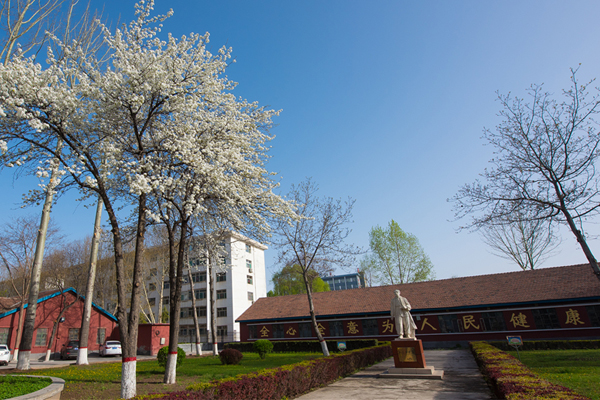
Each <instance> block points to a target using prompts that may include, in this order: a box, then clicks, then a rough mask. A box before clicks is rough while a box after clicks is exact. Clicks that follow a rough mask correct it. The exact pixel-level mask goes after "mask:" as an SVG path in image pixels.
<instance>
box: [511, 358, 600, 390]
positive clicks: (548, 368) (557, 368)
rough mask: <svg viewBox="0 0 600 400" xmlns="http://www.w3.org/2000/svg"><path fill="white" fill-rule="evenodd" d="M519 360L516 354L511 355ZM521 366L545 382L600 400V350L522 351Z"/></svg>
mask: <svg viewBox="0 0 600 400" xmlns="http://www.w3.org/2000/svg"><path fill="white" fill-rule="evenodd" d="M508 353H510V354H512V355H513V356H515V357H517V352H516V351H510V352H508ZM519 354H520V355H521V362H522V363H523V364H525V365H527V367H529V369H531V370H532V371H533V372H535V373H536V374H538V375H540V376H541V377H542V378H544V379H547V380H549V381H550V382H553V383H556V384H558V385H562V386H566V387H568V388H570V389H573V390H574V391H576V392H577V393H579V394H582V395H584V396H587V397H589V398H591V399H593V400H600V384H598V382H600V361H599V360H600V350H599V349H594V350H530V351H520V352H519Z"/></svg>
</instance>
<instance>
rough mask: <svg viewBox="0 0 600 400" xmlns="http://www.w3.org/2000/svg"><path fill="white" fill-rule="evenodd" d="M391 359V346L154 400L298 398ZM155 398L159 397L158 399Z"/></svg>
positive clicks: (215, 383)
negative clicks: (357, 371)
mask: <svg viewBox="0 0 600 400" xmlns="http://www.w3.org/2000/svg"><path fill="white" fill-rule="evenodd" d="M391 356H392V348H391V347H390V346H389V345H381V346H377V347H372V348H369V349H362V350H355V351H349V352H346V353H341V354H335V355H333V356H330V357H323V358H319V359H316V360H311V361H303V362H300V363H296V364H291V365H286V366H283V367H279V368H272V369H265V370H262V371H259V372H255V373H251V374H246V375H238V376H236V377H233V378H226V379H221V380H218V381H213V382H210V383H198V384H194V385H191V386H189V387H188V388H187V390H186V391H180V392H172V393H167V394H165V395H164V396H157V395H151V396H149V397H150V398H153V399H169V400H175V399H196V400H212V399H220V400H237V399H265V400H280V399H282V398H285V397H295V396H298V395H300V394H302V393H306V392H308V391H309V390H311V389H314V388H317V387H320V386H323V385H327V384H329V383H331V382H333V381H335V380H337V379H339V378H342V377H345V376H348V375H350V374H351V373H353V372H355V371H356V370H359V369H363V368H366V367H368V366H370V365H373V364H375V363H377V362H380V361H383V360H385V359H386V358H389V357H391ZM155 396H156V397H155Z"/></svg>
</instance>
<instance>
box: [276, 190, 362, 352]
mask: <svg viewBox="0 0 600 400" xmlns="http://www.w3.org/2000/svg"><path fill="white" fill-rule="evenodd" d="M317 190H318V187H317V186H316V185H315V184H314V183H313V182H312V181H311V180H310V179H307V180H306V181H304V182H302V183H300V184H299V185H298V186H292V189H291V191H290V193H289V194H288V199H290V200H292V201H293V202H295V203H296V205H297V207H298V208H297V210H296V213H297V214H298V216H299V217H300V218H299V219H297V220H295V221H291V222H290V221H289V220H287V221H286V220H280V221H279V223H278V225H277V230H276V233H277V238H276V239H275V240H274V244H275V245H276V246H277V247H278V248H279V261H280V263H281V264H283V265H293V264H296V265H298V266H300V268H301V269H302V277H303V279H304V285H305V286H306V294H307V297H308V304H309V308H310V317H311V320H312V323H313V328H314V330H315V332H316V334H317V338H318V339H319V342H320V343H321V349H322V350H323V355H325V356H328V355H329V351H328V350H327V343H325V340H324V339H323V335H322V334H321V331H320V330H319V327H318V325H317V320H316V316H315V307H314V304H313V298H312V288H311V285H310V282H309V278H310V274H311V272H312V271H316V272H317V273H318V274H319V275H325V274H326V273H328V272H329V271H331V270H332V269H333V268H334V266H335V265H340V266H349V265H350V264H352V263H353V262H354V257H355V256H356V255H357V254H359V253H360V249H358V248H356V247H353V246H350V245H346V244H345V243H344V242H345V240H346V238H347V237H348V235H349V233H350V229H349V228H347V227H346V226H347V225H348V224H349V223H351V222H352V206H353V205H354V201H353V200H348V201H346V202H343V201H341V200H334V199H332V198H330V197H325V198H322V199H320V198H318V197H317V194H316V192H317Z"/></svg>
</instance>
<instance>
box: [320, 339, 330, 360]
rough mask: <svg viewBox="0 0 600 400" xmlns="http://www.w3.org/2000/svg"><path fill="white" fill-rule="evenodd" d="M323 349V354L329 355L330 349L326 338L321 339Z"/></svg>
mask: <svg viewBox="0 0 600 400" xmlns="http://www.w3.org/2000/svg"><path fill="white" fill-rule="evenodd" d="M321 351H323V355H324V356H325V357H329V349H328V348H327V342H326V341H324V340H322V341H321Z"/></svg>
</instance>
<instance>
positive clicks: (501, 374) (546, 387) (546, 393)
mask: <svg viewBox="0 0 600 400" xmlns="http://www.w3.org/2000/svg"><path fill="white" fill-rule="evenodd" d="M469 345H470V346H471V351H472V352H473V355H474V356H475V361H477V364H478V365H479V369H480V370H481V372H482V373H483V375H484V376H485V377H486V379H487V380H488V381H489V382H490V383H491V385H492V387H493V388H494V390H495V392H496V395H497V396H498V398H500V399H507V400H520V399H532V400H533V399H556V400H560V399H565V400H566V399H569V400H589V399H588V398H587V397H585V396H581V395H579V394H577V393H575V392H574V391H572V390H571V389H569V388H566V387H564V386H560V385H555V384H553V383H550V382H548V381H547V380H545V379H542V378H540V377H539V376H538V375H537V374H535V373H533V372H532V371H531V370H530V369H528V368H527V367H526V366H525V365H523V364H521V362H520V361H519V360H517V359H516V358H514V357H513V356H511V355H510V354H508V353H505V352H503V351H501V350H499V349H497V348H495V347H494V346H492V345H490V344H489V343H486V342H471V343H469Z"/></svg>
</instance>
